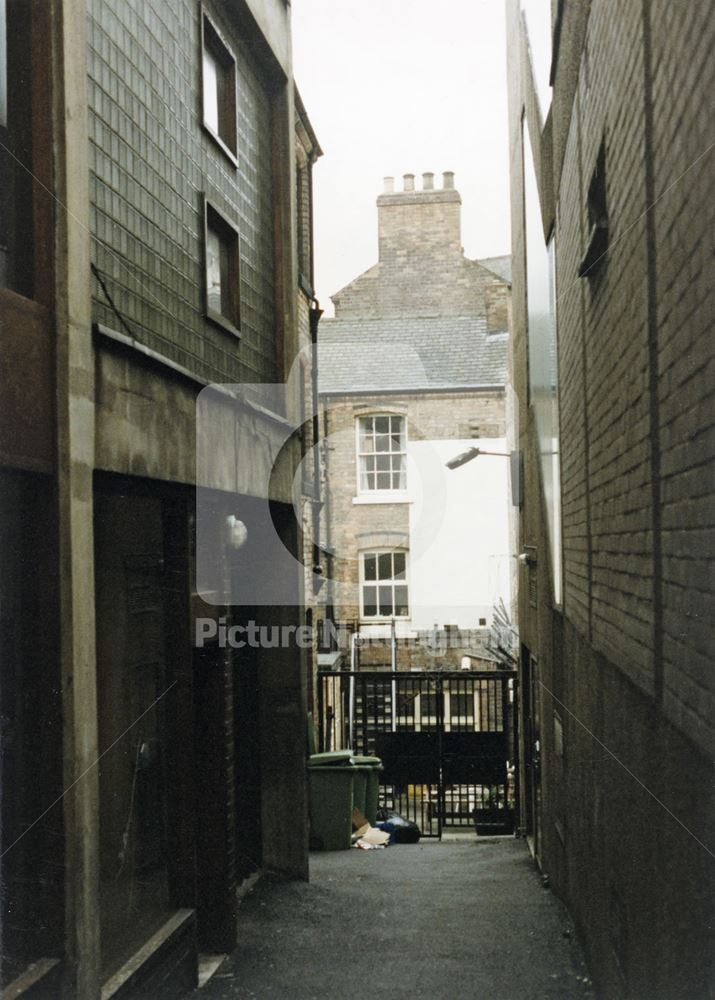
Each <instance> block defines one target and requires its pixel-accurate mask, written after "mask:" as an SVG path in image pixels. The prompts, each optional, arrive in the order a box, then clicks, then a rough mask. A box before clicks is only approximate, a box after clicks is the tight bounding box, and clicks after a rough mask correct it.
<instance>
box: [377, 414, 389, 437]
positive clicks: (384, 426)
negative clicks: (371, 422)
mask: <svg viewBox="0 0 715 1000" xmlns="http://www.w3.org/2000/svg"><path fill="white" fill-rule="evenodd" d="M375 430H376V431H377V433H378V434H389V433H390V418H389V417H375Z"/></svg>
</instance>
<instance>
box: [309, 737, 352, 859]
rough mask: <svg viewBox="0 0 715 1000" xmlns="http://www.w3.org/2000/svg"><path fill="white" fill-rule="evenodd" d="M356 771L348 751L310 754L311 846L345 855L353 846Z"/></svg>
mask: <svg viewBox="0 0 715 1000" xmlns="http://www.w3.org/2000/svg"><path fill="white" fill-rule="evenodd" d="M354 778H355V768H354V766H353V764H352V754H351V753H350V751H349V750H336V751H333V752H332V753H316V754H311V756H310V757H309V758H308V806H309V812H310V845H311V847H314V848H316V849H317V850H323V851H343V850H348V849H349V848H350V846H351V844H352V832H353V782H354Z"/></svg>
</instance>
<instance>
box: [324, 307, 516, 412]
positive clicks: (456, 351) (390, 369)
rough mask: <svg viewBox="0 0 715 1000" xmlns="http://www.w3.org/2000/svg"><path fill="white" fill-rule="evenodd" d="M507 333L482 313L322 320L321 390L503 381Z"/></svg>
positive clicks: (434, 386) (423, 387) (439, 386)
mask: <svg viewBox="0 0 715 1000" xmlns="http://www.w3.org/2000/svg"><path fill="white" fill-rule="evenodd" d="M507 346H508V338H507V335H506V334H503V333H498V334H487V332H486V322H485V320H484V318H478V317H475V316H434V317H432V316H419V317H405V318H404V319H403V318H400V317H397V318H389V319H387V318H386V319H360V318H358V317H346V318H345V319H323V320H321V323H320V328H319V333H318V386H319V390H320V392H321V393H323V394H325V393H351V392H370V391H376V392H384V391H387V390H397V391H405V390H413V389H417V390H429V389H450V388H455V389H456V388H460V387H462V388H466V387H469V388H474V387H478V386H503V385H504V384H505V383H506V376H507Z"/></svg>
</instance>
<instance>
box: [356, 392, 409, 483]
mask: <svg viewBox="0 0 715 1000" xmlns="http://www.w3.org/2000/svg"><path fill="white" fill-rule="evenodd" d="M380 417H385V418H387V419H389V420H401V421H402V431H401V435H400V436H401V438H402V441H403V447H402V449H401V450H400V451H392V450H390V451H383V452H377V451H376V452H363V451H362V449H361V426H362V421H364V420H373V421H374V420H377V419H379V418H380ZM373 427H374V424H373ZM373 433H374V431H373ZM389 436H392V429H390V432H389ZM371 454H374V455H401V456H402V472H403V482H404V484H405V485H404V486H403V487H400V488H399V489H394V488H393V487H392V486H390V487H389V488H385V487H379V486H377V471H375V473H374V475H375V488H374V489H371V488H370V487H364V486H363V477H362V473H363V460H367V458H368V457H369V456H370V455H371ZM355 462H356V479H357V497H356V498H355V500H356V501H357V502H361V501H362V502H365V501H366V500H367V502H378V503H390V502H392V501H395V500H396V501H402V502H404V501H405V499H406V497H407V415H406V414H405V413H389V412H388V413H385V412H375V413H361V414H360V415H359V416H358V417H356V419H355ZM366 475H367V472H366ZM389 475H390V477H392V475H394V472H393V471H392V469H391V470H390V473H389Z"/></svg>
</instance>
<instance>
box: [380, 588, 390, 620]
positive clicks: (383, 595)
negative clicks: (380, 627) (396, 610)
mask: <svg viewBox="0 0 715 1000" xmlns="http://www.w3.org/2000/svg"><path fill="white" fill-rule="evenodd" d="M378 589H379V591H380V614H381V615H391V614H392V587H379V588H378Z"/></svg>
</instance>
